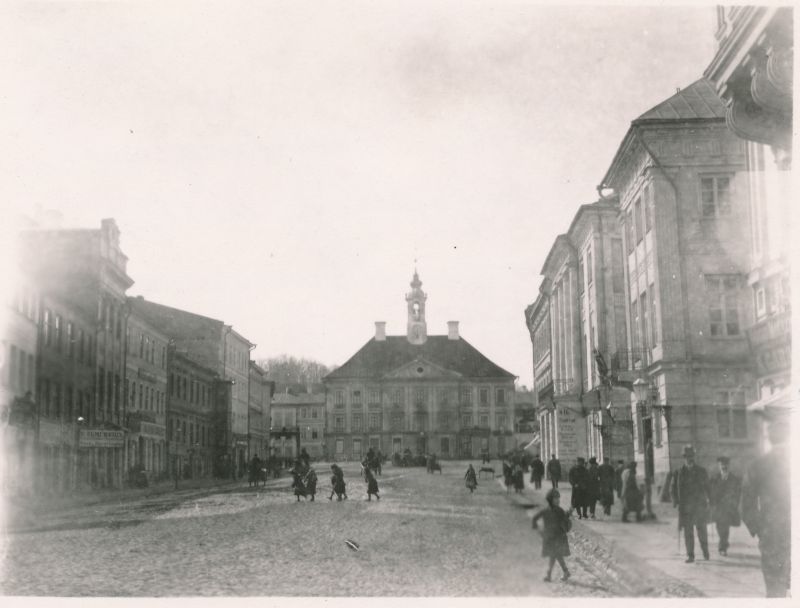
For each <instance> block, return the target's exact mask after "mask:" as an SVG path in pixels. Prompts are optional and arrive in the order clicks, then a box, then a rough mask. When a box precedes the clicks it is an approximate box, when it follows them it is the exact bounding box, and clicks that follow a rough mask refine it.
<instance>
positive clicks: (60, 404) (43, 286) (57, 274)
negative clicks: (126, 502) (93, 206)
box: [20, 219, 133, 490]
mask: <svg viewBox="0 0 800 608" xmlns="http://www.w3.org/2000/svg"><path fill="white" fill-rule="evenodd" d="M119 237H120V233H119V229H118V228H117V225H116V223H115V222H114V220H113V219H104V220H102V222H101V226H100V229H99V230H97V229H79V230H25V231H23V232H22V233H21V235H20V239H21V245H22V249H21V255H20V263H21V267H22V271H23V272H24V273H25V274H26V276H27V277H28V278H29V280H30V281H31V283H32V284H33V285H35V286H36V289H37V290H38V293H39V301H38V303H37V309H38V311H39V332H38V334H39V335H38V356H37V360H36V372H35V373H36V376H37V381H38V386H37V390H36V394H37V402H38V405H39V407H38V435H37V437H38V444H39V454H38V458H39V461H40V467H39V473H38V474H37V478H38V481H40V482H41V483H42V484H43V486H45V487H47V488H50V489H54V490H66V489H70V488H76V487H84V486H92V487H108V486H114V487H119V486H121V485H122V483H123V479H124V471H125V470H126V468H127V463H126V460H127V454H126V452H125V448H126V442H125V434H126V431H125V428H124V426H123V424H124V422H125V420H124V414H125V401H124V393H123V383H124V379H125V371H126V370H125V335H126V331H127V320H128V319H127V309H126V305H125V291H126V290H127V289H128V288H129V287H130V286H131V285H132V284H133V281H132V280H131V278H130V277H129V276H128V275H127V272H126V265H127V257H126V256H125V255H124V254H123V253H122V250H121V249H120V244H119Z"/></svg>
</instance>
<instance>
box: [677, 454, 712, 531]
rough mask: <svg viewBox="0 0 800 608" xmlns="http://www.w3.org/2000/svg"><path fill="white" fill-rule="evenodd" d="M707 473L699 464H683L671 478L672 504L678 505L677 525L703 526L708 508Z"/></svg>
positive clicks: (708, 514)
mask: <svg viewBox="0 0 800 608" xmlns="http://www.w3.org/2000/svg"><path fill="white" fill-rule="evenodd" d="M708 489H709V486H708V473H706V470H705V469H704V468H703V467H701V466H700V465H697V464H695V465H694V466H692V467H689V466H686V465H683V466H682V467H681V468H680V469H678V472H677V473H676V474H675V475H673V478H672V504H673V505H676V506H677V507H678V527H679V528H683V527H684V526H704V525H706V524H707V523H708V520H709V517H710V515H711V513H710V512H709V508H708Z"/></svg>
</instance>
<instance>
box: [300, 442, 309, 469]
mask: <svg viewBox="0 0 800 608" xmlns="http://www.w3.org/2000/svg"><path fill="white" fill-rule="evenodd" d="M300 460H301V461H302V463H303V467H304V470H306V471H307V470H308V467H309V466H310V465H311V456H309V455H308V452H307V451H306V449H305V448H303V449H301V450H300Z"/></svg>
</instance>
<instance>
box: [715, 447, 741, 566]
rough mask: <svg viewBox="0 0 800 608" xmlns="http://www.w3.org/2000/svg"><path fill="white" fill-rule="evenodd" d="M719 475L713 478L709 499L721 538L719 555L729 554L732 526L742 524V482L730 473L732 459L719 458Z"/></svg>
mask: <svg viewBox="0 0 800 608" xmlns="http://www.w3.org/2000/svg"><path fill="white" fill-rule="evenodd" d="M717 463H718V464H719V473H717V474H716V475H714V476H713V477H712V478H711V485H710V489H709V498H710V502H711V518H712V519H713V520H714V523H715V524H716V526H717V535H718V536H719V554H720V555H727V554H728V538H729V534H730V530H731V526H733V527H737V526H739V524H740V523H741V520H740V518H739V498H740V496H741V491H742V482H741V480H740V479H739V478H738V477H737V476H736V475H734V474H733V473H731V472H730V468H729V465H730V459H729V458H728V457H727V456H720V457H719V458H717Z"/></svg>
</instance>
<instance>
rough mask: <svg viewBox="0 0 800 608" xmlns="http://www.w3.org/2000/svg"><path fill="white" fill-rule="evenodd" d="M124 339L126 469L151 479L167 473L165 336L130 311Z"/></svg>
mask: <svg viewBox="0 0 800 608" xmlns="http://www.w3.org/2000/svg"><path fill="white" fill-rule="evenodd" d="M125 339H126V342H127V348H126V350H125V368H126V377H125V401H126V403H127V406H126V413H125V426H126V427H127V429H128V437H127V442H128V469H129V471H131V470H132V469H136V470H137V471H144V472H145V474H146V475H147V478H148V480H150V481H153V480H155V479H158V478H160V477H164V476H165V475H166V474H167V432H166V419H167V362H168V356H167V347H168V338H167V336H166V335H165V334H163V333H162V332H160V331H158V330H157V329H156V328H155V327H153V326H152V325H151V324H150V323H148V322H147V321H146V320H145V319H143V318H142V317H141V316H140V315H138V314H137V313H136V312H132V313H131V314H130V315H129V316H128V330H127V332H126V338H125Z"/></svg>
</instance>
